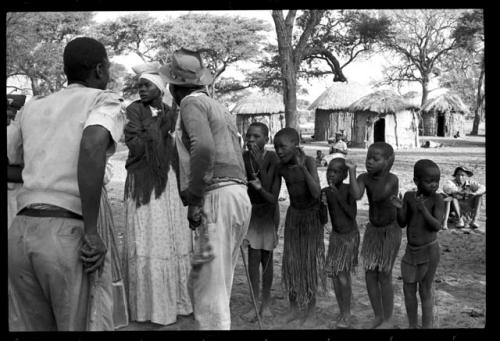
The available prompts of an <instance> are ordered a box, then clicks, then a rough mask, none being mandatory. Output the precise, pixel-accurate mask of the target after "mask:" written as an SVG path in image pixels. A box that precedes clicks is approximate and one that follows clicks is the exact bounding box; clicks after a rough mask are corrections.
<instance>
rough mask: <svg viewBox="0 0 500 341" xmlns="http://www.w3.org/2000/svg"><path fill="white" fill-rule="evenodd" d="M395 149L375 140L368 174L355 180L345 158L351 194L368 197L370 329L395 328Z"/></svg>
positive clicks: (365, 254) (364, 254)
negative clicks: (373, 315)
mask: <svg viewBox="0 0 500 341" xmlns="http://www.w3.org/2000/svg"><path fill="white" fill-rule="evenodd" d="M393 162H394V150H393V149H392V147H391V145H390V144H387V143H385V142H375V143H374V144H372V145H371V146H370V147H369V148H368V154H367V155H366V163H365V164H366V170H367V173H362V174H360V175H359V177H358V178H357V180H356V165H355V164H354V163H353V162H352V161H351V160H346V165H347V167H348V168H349V177H350V182H349V184H350V187H351V193H352V195H353V196H354V198H355V199H356V200H359V199H361V197H362V196H363V194H364V192H365V188H366V194H367V196H368V204H369V210H368V214H369V220H370V221H369V223H368V224H367V225H366V231H365V235H364V238H363V244H362V246H361V258H362V260H363V265H364V268H365V276H366V287H367V290H368V296H369V298H370V303H371V305H372V308H373V312H374V313H375V319H374V320H373V323H372V324H371V328H377V327H379V328H384V329H387V328H393V327H394V326H393V325H392V320H391V319H392V310H393V306H394V292H393V288H392V268H393V266H394V261H395V260H396V256H397V254H398V251H399V246H400V245H401V228H400V227H399V226H398V224H397V211H396V207H394V206H393V205H392V200H391V197H392V196H393V195H397V194H398V192H399V181H398V178H397V176H396V175H394V174H392V173H390V172H389V171H390V169H391V167H392V164H393Z"/></svg>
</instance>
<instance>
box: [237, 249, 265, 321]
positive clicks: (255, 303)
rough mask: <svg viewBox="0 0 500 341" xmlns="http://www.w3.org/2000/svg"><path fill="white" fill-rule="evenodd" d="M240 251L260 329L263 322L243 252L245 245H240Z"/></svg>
mask: <svg viewBox="0 0 500 341" xmlns="http://www.w3.org/2000/svg"><path fill="white" fill-rule="evenodd" d="M240 251H241V258H243V266H244V267H245V273H246V275H247V280H248V287H249V288H250V296H251V297H252V302H253V307H254V308H255V314H257V321H258V322H259V329H260V330H262V322H261V321H260V315H259V310H258V309H257V302H255V296H254V294H253V288H252V282H251V281H250V274H249V273H248V268H247V263H246V261H245V253H244V252H243V246H241V245H240Z"/></svg>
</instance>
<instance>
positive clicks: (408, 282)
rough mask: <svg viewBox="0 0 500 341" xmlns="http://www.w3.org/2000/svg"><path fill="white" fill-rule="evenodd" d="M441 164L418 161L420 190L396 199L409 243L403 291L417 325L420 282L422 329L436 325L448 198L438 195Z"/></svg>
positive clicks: (411, 320) (413, 324)
mask: <svg viewBox="0 0 500 341" xmlns="http://www.w3.org/2000/svg"><path fill="white" fill-rule="evenodd" d="M439 177H440V172H439V167H438V166H437V165H436V164H435V163H434V162H432V161H431V160H419V161H417V163H415V166H414V171H413V181H414V182H415V184H416V185H417V191H416V192H415V191H409V192H406V193H405V195H404V198H403V200H401V198H396V197H395V196H394V197H393V198H392V203H393V205H394V206H395V207H397V212H398V223H399V226H401V227H405V226H407V229H406V236H407V239H408V243H407V245H406V253H405V255H404V256H403V259H402V260H401V275H402V277H403V292H404V297H405V306H406V313H407V315H408V322H409V327H410V328H417V323H418V302H417V285H418V287H419V288H418V290H419V293H420V301H421V303H422V328H432V327H433V320H434V316H433V312H432V308H433V293H432V283H433V281H434V275H435V273H436V268H437V266H438V263H439V244H438V240H437V232H438V231H439V230H440V229H441V222H442V221H443V214H444V201H443V198H442V196H441V195H439V194H436V190H437V189H438V187H439Z"/></svg>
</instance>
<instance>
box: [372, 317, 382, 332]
mask: <svg viewBox="0 0 500 341" xmlns="http://www.w3.org/2000/svg"><path fill="white" fill-rule="evenodd" d="M382 322H384V319H383V318H382V317H377V316H375V318H374V319H373V321H372V324H371V325H370V329H375V328H377V327H378V326H380V325H381V324H382Z"/></svg>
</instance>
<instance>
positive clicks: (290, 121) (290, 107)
mask: <svg viewBox="0 0 500 341" xmlns="http://www.w3.org/2000/svg"><path fill="white" fill-rule="evenodd" d="M287 71H288V72H287V73H284V79H283V90H284V91H283V96H284V97H283V100H284V103H285V126H286V127H290V128H294V129H297V130H298V127H297V79H296V74H295V72H294V71H291V70H287Z"/></svg>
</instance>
